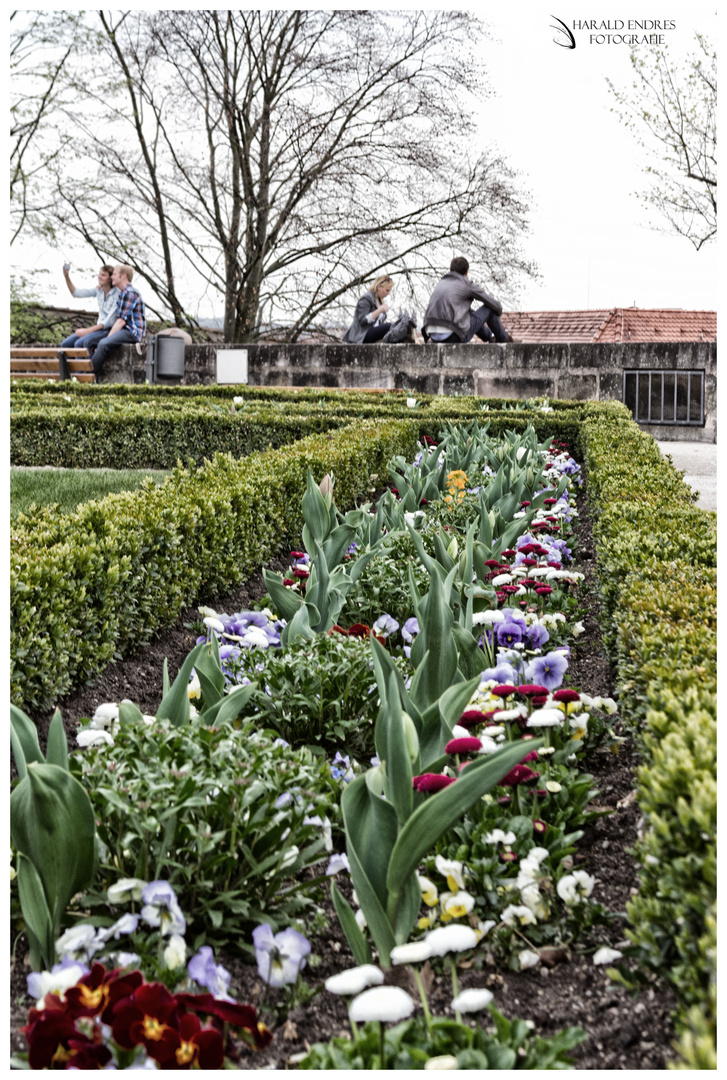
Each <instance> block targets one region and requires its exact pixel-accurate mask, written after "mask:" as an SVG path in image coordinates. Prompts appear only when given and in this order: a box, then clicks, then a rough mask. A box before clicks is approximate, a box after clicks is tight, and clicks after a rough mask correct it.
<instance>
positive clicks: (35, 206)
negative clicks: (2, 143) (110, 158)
mask: <svg viewBox="0 0 727 1080" xmlns="http://www.w3.org/2000/svg"><path fill="white" fill-rule="evenodd" d="M10 22H11V33H10V75H11V87H12V91H11V99H10V205H11V219H12V234H11V240H10V243H11V244H12V243H13V242H14V241H15V240H16V239H17V238H18V236H19V235H20V233H21V232H22V230H23V228H24V226H25V225H26V224H27V223H28V217H29V214H30V213H31V212H36V213H39V212H41V211H44V210H46V209H47V203H46V201H45V199H44V197H43V195H42V194H41V192H40V189H39V183H38V181H39V177H40V174H41V173H42V172H43V171H44V170H45V168H46V167H47V164H48V161H49V155H45V156H44V157H43V158H39V157H38V156H37V155H35V156H34V155H33V154H32V151H31V148H32V147H33V146H34V144H35V143H36V141H37V140H38V137H39V133H40V131H41V128H42V127H43V125H44V124H47V123H48V121H49V118H50V116H51V115H52V114H53V112H54V110H55V109H56V107H57V105H58V102H59V96H60V93H61V88H62V85H63V80H62V72H63V67H64V64H65V63H66V61H67V60H68V57H69V56H70V54H71V52H72V51H73V47H74V46H73V40H74V30H76V29H77V27H78V22H79V18H78V15H76V14H73V13H67V12H65V13H62V14H60V15H58V16H55V17H54V18H52V19H49V18H48V16H47V15H46V14H44V13H43V12H27V13H24V12H18V11H13V12H11V14H10ZM61 38H65V39H66V40H67V39H68V38H70V40H71V44H66V45H62V44H59V40H60V39H61ZM65 141H67V140H64V139H61V140H60V141H59V143H58V145H57V146H56V147H55V149H54V151H53V152H52V153H53V154H57V153H61V152H62V149H63V144H64V142H65ZM31 158H33V159H34V160H33V162H32V164H29V161H30V159H31ZM46 196H47V193H46ZM39 199H40V202H39V201H38V200H39Z"/></svg>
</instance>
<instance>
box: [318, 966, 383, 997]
mask: <svg viewBox="0 0 727 1080" xmlns="http://www.w3.org/2000/svg"><path fill="white" fill-rule="evenodd" d="M383 981H384V973H383V971H380V970H379V969H378V968H377V967H375V966H374V965H373V964H360V965H359V967H354V968H348V970H347V971H339V973H338V975H331V976H330V978H328V979H326V981H325V987H326V990H327V991H328V992H329V994H339V995H342V996H343V997H354V996H355V995H356V994H360V993H361V991H362V990H365V989H366V987H367V986H381V984H382V983H383Z"/></svg>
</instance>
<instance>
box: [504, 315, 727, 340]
mask: <svg viewBox="0 0 727 1080" xmlns="http://www.w3.org/2000/svg"><path fill="white" fill-rule="evenodd" d="M502 323H503V326H504V327H505V329H506V330H507V332H508V333H509V334H510V336H511V337H512V339H513V341H516V342H524V343H533V344H536V343H543V342H545V343H547V342H557V343H565V342H574V343H580V344H588V343H591V342H599V343H601V342H614V341H616V342H620V341H716V340H717V312H716V311H681V310H680V309H679V308H610V309H605V308H604V309H602V310H596V311H506V312H504V313H503V315H502Z"/></svg>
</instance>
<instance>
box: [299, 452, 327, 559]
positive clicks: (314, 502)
mask: <svg viewBox="0 0 727 1080" xmlns="http://www.w3.org/2000/svg"><path fill="white" fill-rule="evenodd" d="M303 520H304V521H305V525H304V526H303V534H302V535H303V543H304V545H305V550H306V551H307V552H308V554H309V555H313V542H314V541H315V540H317V541H318V543H319V544H322V543H323V541H324V540H325V539H326V537H327V536H328V534H329V532H330V529H331V517H330V513H329V511H328V507H327V506H326V500H325V499H324V497H323V495H322V494H321V490H320V488H319V487H318V485H317V484H316V483H315V481H314V479H313V474H312V473H311V471H310V469H308V471H307V473H306V479H305V494H304V495H303Z"/></svg>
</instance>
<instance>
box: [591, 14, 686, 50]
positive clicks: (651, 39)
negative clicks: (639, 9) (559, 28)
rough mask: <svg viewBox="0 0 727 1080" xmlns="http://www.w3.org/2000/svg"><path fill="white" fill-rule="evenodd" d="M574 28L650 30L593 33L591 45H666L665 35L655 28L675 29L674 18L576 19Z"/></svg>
mask: <svg viewBox="0 0 727 1080" xmlns="http://www.w3.org/2000/svg"><path fill="white" fill-rule="evenodd" d="M573 29H574V30H601V31H603V30H630V31H634V30H637V31H638V30H641V31H644V30H649V31H652V33H647V34H643V33H642V34H638V33H636V34H634V33H626V34H609V33H600V34H591V36H590V38H589V44H591V45H664V44H666V42H665V39H664V35H663V34H659V33H653V31H655V30H675V29H676V22H675V21H674V19H628V20H624V19H603V20H599V19H574V20H573Z"/></svg>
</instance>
